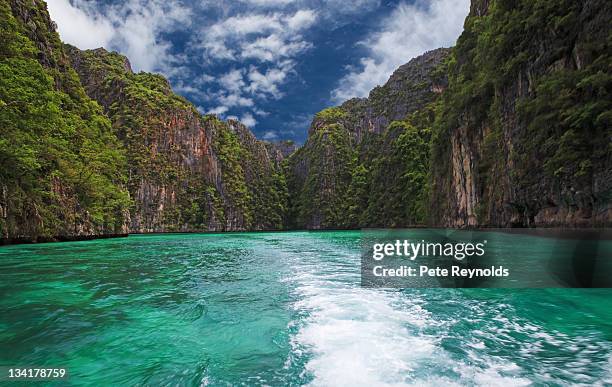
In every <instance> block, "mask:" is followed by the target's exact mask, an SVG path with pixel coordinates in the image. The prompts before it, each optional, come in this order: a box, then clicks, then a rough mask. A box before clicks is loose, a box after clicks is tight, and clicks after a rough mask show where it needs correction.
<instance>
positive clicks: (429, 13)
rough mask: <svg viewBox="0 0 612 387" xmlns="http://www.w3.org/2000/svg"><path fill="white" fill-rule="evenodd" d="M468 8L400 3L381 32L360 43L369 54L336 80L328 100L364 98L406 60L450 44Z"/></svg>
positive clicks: (439, 2) (438, 1) (448, 0)
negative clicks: (335, 86) (337, 83)
mask: <svg viewBox="0 0 612 387" xmlns="http://www.w3.org/2000/svg"><path fill="white" fill-rule="evenodd" d="M469 8H470V2H469V0H433V1H431V2H429V3H424V2H423V1H419V2H417V3H416V4H414V5H408V4H404V3H402V4H400V5H399V6H398V7H397V8H396V9H395V10H394V11H393V12H392V14H391V15H390V16H389V17H388V18H387V19H386V20H384V21H383V22H382V26H383V27H382V29H381V31H379V32H378V33H376V34H374V36H373V37H372V38H371V39H368V40H366V41H364V42H362V44H363V45H365V46H366V47H369V51H370V55H369V56H367V57H364V58H361V63H360V64H361V66H360V67H359V68H358V69H352V71H351V72H350V73H348V74H347V75H346V76H344V77H343V78H342V79H341V80H340V82H339V85H338V87H337V88H336V89H335V90H334V91H333V92H332V99H333V100H334V101H335V102H341V101H344V100H347V99H349V98H353V97H363V96H367V94H368V92H369V91H370V90H371V89H372V88H374V86H376V85H380V84H383V83H385V82H386V81H387V79H388V78H389V76H390V75H391V74H392V73H393V71H394V70H395V69H396V68H397V67H399V66H400V65H402V64H404V63H406V62H408V61H409V60H410V59H412V58H414V57H416V56H418V55H420V54H423V53H424V52H425V51H428V50H431V49H434V48H438V47H448V46H451V45H453V44H454V43H455V40H456V39H457V37H458V36H459V34H460V33H461V31H462V29H463V21H464V19H465V17H466V15H467V13H468V11H469Z"/></svg>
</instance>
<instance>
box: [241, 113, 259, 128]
mask: <svg viewBox="0 0 612 387" xmlns="http://www.w3.org/2000/svg"><path fill="white" fill-rule="evenodd" d="M240 122H242V123H243V124H244V125H245V126H248V127H253V126H255V125H257V120H256V119H255V117H253V115H252V114H251V113H244V114H243V115H242V116H241V117H240Z"/></svg>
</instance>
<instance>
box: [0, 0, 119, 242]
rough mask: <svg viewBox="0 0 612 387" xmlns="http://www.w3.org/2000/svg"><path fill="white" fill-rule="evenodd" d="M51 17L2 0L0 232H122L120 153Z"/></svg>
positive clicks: (29, 5)
mask: <svg viewBox="0 0 612 387" xmlns="http://www.w3.org/2000/svg"><path fill="white" fill-rule="evenodd" d="M14 13H20V14H24V15H28V20H29V22H28V23H29V24H28V26H26V25H24V24H23V23H22V22H20V20H18V19H16V18H15V17H14V16H13V14H14ZM49 23H50V20H48V15H47V14H46V9H45V8H44V4H43V3H40V2H12V3H9V2H8V1H7V0H1V1H0V128H1V131H2V136H1V138H0V235H1V236H2V237H3V238H24V239H37V238H53V237H56V236H62V235H67V234H73V235H80V234H102V233H118V232H123V231H125V230H124V229H123V227H122V226H123V225H124V222H125V210H126V209H127V207H128V205H129V196H128V194H127V191H126V190H125V188H123V187H124V185H125V182H126V180H125V175H124V173H123V171H124V170H125V155H124V153H123V151H122V150H121V146H119V143H118V141H117V138H116V136H115V134H114V133H113V131H112V129H111V126H110V122H109V121H108V119H107V118H106V117H105V116H104V115H103V114H102V110H101V109H100V107H99V106H98V105H97V104H96V103H95V102H93V101H91V100H90V99H89V98H88V97H87V96H86V95H85V92H84V91H83V88H82V87H81V86H80V83H79V79H78V77H77V75H76V73H75V72H74V71H73V70H72V69H71V68H70V67H69V65H68V62H67V60H66V57H65V54H64V52H63V51H62V46H61V42H60V40H59V37H58V35H57V33H56V32H55V31H53V30H49V29H48V28H46V27H47V26H48V25H49ZM31 25H35V26H37V28H34V29H33V28H31ZM33 39H37V41H38V42H42V44H38V45H37V44H35V43H34V41H33Z"/></svg>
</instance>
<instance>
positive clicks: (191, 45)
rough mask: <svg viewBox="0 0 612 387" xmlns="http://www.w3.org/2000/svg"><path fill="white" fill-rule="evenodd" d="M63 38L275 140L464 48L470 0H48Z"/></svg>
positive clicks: (300, 132)
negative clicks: (155, 75) (396, 74)
mask: <svg viewBox="0 0 612 387" xmlns="http://www.w3.org/2000/svg"><path fill="white" fill-rule="evenodd" d="M47 3H48V7H49V12H50V13H51V17H52V18H53V19H54V20H55V21H56V23H57V24H58V31H59V33H60V35H61V37H62V39H63V40H64V41H66V42H68V43H71V44H74V45H76V46H77V47H79V48H81V49H89V48H97V47H104V48H107V49H110V50H116V51H119V52H121V53H122V54H125V55H127V56H128V58H129V59H130V62H131V63H132V67H133V68H134V70H135V71H152V72H159V73H162V74H164V75H165V76H166V77H168V79H169V80H170V83H171V84H172V87H173V89H174V91H175V92H177V93H179V94H181V95H183V96H185V97H186V98H187V99H189V100H190V101H191V102H193V103H194V105H196V106H197V107H198V109H199V110H200V111H201V112H202V113H215V114H217V115H219V116H220V117H221V118H238V119H240V120H241V121H243V122H244V123H245V124H246V125H247V126H249V127H250V128H251V129H252V130H253V132H254V133H255V134H256V135H257V136H258V137H259V138H262V139H266V140H271V141H274V140H285V139H290V140H295V141H297V142H298V143H302V142H303V141H304V140H305V138H306V133H307V129H308V125H309V124H310V121H311V119H312V116H313V115H314V114H315V113H316V112H318V111H319V110H321V109H323V108H325V107H328V106H332V105H336V104H339V103H341V102H342V101H344V100H346V99H348V98H351V97H364V96H367V94H368V92H369V90H371V89H372V88H373V87H374V86H376V85H378V84H382V83H384V82H385V81H386V80H387V79H388V78H389V76H390V75H391V73H392V72H393V70H394V69H395V68H397V67H398V66H400V65H401V64H403V63H406V62H408V61H409V60H410V59H411V58H413V57H415V56H418V55H419V54H421V53H423V52H425V51H427V50H430V49H433V48H437V47H442V46H445V47H448V46H450V45H452V44H454V42H455V40H456V38H457V37H458V36H459V34H460V32H461V29H462V25H463V20H464V18H465V16H466V15H467V12H468V10H469V0H430V1H425V0H404V1H401V0H388V1H385V0H356V1H353V2H348V1H342V0H235V1H208V0H124V1H118V0H47Z"/></svg>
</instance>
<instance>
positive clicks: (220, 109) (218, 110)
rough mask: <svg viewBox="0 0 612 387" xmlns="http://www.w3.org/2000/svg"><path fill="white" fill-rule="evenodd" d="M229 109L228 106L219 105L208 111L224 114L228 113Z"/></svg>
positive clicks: (209, 112)
mask: <svg viewBox="0 0 612 387" xmlns="http://www.w3.org/2000/svg"><path fill="white" fill-rule="evenodd" d="M228 110H229V108H228V107H227V106H217V107H216V108H214V109H210V110H209V111H207V112H206V113H207V114H216V115H218V116H222V115H223V114H225V113H227V111H228Z"/></svg>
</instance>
